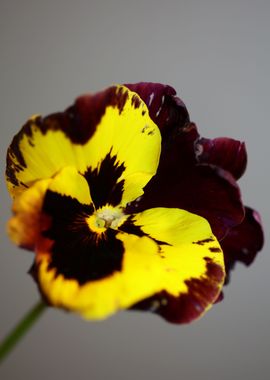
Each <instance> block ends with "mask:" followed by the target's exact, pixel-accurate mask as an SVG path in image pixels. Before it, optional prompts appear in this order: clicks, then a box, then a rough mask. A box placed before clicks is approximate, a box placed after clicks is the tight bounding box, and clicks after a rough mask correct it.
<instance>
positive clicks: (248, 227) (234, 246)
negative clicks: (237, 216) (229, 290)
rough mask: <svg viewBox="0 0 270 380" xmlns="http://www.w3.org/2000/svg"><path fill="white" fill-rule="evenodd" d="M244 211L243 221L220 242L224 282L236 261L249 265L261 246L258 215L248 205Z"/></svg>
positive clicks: (262, 237)
mask: <svg viewBox="0 0 270 380" xmlns="http://www.w3.org/2000/svg"><path fill="white" fill-rule="evenodd" d="M245 211H246V213H245V218H244V220H243V222H242V223H241V224H240V225H238V226H236V227H234V228H232V229H231V230H230V231H229V233H228V234H227V236H226V237H225V239H223V240H222V241H221V242H220V244H221V247H222V250H223V253H224V259H225V267H226V275H227V276H226V283H228V282H229V277H230V272H231V270H232V269H233V268H234V266H235V263H236V262H237V261H240V262H242V263H244V264H245V265H247V266H248V265H250V264H251V263H252V262H253V261H254V259H255V257H256V255H257V253H258V252H259V251H260V250H261V249H262V247H263V243H264V236H263V230H262V225H261V219H260V215H259V214H258V212H256V211H254V210H252V209H251V208H249V207H246V208H245Z"/></svg>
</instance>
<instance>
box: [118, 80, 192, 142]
mask: <svg viewBox="0 0 270 380" xmlns="http://www.w3.org/2000/svg"><path fill="white" fill-rule="evenodd" d="M125 86H126V87H128V88H129V89H130V90H131V91H134V92H136V93H137V94H138V95H139V96H140V98H141V99H142V100H143V101H144V102H145V104H146V105H147V107H148V109H149V114H150V117H151V119H152V120H153V121H154V123H156V124H157V126H158V127H159V128H160V131H161V134H162V138H163V139H166V138H167V136H168V135H170V133H171V132H172V130H173V129H175V128H181V127H183V126H184V125H186V124H187V123H188V122H189V115H188V111H187V108H186V106H185V104H184V103H183V101H182V100H181V99H179V98H178V97H176V96H175V95H176V92H175V90H174V89H173V88H172V87H170V86H167V85H163V84H160V83H147V82H141V83H135V84H130V83H129V84H125Z"/></svg>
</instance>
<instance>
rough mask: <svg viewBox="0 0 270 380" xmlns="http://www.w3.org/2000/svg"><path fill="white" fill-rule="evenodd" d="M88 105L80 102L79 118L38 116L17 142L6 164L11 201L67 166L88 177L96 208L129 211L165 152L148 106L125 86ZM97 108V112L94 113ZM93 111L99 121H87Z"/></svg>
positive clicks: (66, 114) (71, 115)
mask: <svg viewBox="0 0 270 380" xmlns="http://www.w3.org/2000/svg"><path fill="white" fill-rule="evenodd" d="M86 98H87V97H86ZM87 102H88V103H87ZM87 102H86V101H85V99H84V98H79V99H78V100H77V101H76V103H75V105H74V106H73V109H75V111H76V116H74V112H75V111H73V113H72V112H71V111H70V109H68V110H67V111H65V112H64V113H59V114H55V115H50V116H48V117H46V118H44V119H42V118H41V117H38V116H35V117H33V118H31V119H30V120H29V122H28V123H27V124H26V125H25V126H24V127H23V128H22V130H21V131H20V132H19V134H18V135H17V136H15V138H14V139H13V142H12V144H11V146H10V147H9V150H8V158H7V182H8V188H9V191H10V192H11V194H12V195H14V194H15V191H16V189H17V188H21V189H25V187H29V186H31V185H32V184H33V182H35V181H37V180H40V179H45V178H50V177H52V176H54V175H55V174H56V173H57V172H58V171H59V170H61V169H63V168H64V167H66V166H74V167H75V168H76V169H77V170H78V171H79V172H80V173H82V174H84V175H85V178H86V179H87V181H88V183H89V186H90V188H91V193H93V196H92V198H93V201H94V203H96V205H97V208H98V207H101V206H104V205H106V204H112V205H113V206H114V205H116V204H118V205H122V206H124V205H125V204H126V203H127V202H130V201H132V200H134V199H135V198H137V197H138V196H140V195H141V194H142V193H143V190H142V189H143V187H144V186H145V185H146V184H147V182H148V181H149V180H150V179H151V177H152V176H153V175H154V174H155V173H156V169H157V166H158V162H159V155H160V146H161V138H160V132H159V129H158V127H157V126H156V125H155V124H154V123H153V121H152V120H151V118H150V117H149V113H148V109H147V106H146V105H145V104H144V102H143V101H142V100H141V99H140V98H139V96H138V95H137V94H136V93H134V92H131V91H130V90H128V89H127V88H126V87H124V86H115V87H111V88H109V89H108V90H106V91H104V92H103V93H99V94H95V95H91V96H90V95H89V96H88V98H87ZM84 103H87V105H85V104H84ZM81 104H83V105H81ZM93 105H95V107H97V109H94V110H92V109H90V110H89V109H88V108H89V107H91V106H93ZM87 107H88V108H87ZM71 108H72V107H71ZM90 111H91V112H92V114H93V115H94V116H95V112H96V114H97V115H99V116H100V117H99V118H97V117H94V116H93V115H92V114H91V115H92V116H91V117H90V116H89V117H88V119H89V120H88V119H87V118H86V117H85V115H84V114H85V113H87V112H90ZM84 119H87V120H86V121H85V120H84ZM78 120H79V121H78ZM80 120H81V122H80ZM76 123H77V124H76ZM80 134H81V135H82V136H83V138H82V137H80ZM85 136H86V137H85ZM104 189H105V190H104Z"/></svg>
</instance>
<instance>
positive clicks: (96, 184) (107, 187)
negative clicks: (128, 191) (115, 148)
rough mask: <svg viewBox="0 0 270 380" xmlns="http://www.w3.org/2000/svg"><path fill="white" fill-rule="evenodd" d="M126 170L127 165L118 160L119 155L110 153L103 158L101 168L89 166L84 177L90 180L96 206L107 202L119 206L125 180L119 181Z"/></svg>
mask: <svg viewBox="0 0 270 380" xmlns="http://www.w3.org/2000/svg"><path fill="white" fill-rule="evenodd" d="M124 171H125V165H124V164H123V163H122V164H120V163H119V162H117V156H111V153H108V154H107V155H106V157H105V158H104V159H103V160H102V162H101V164H100V165H99V168H95V169H94V170H92V168H89V169H88V170H87V172H86V173H84V177H85V179H86V181H87V182H88V185H89V187H90V190H91V197H92V200H93V202H94V205H95V207H96V208H97V209H98V208H99V207H102V206H105V205H106V204H107V203H108V204H110V205H112V206H117V205H119V203H120V202H121V199H122V196H123V191H124V181H123V180H122V181H120V182H118V183H117V181H118V179H119V178H120V177H121V175H122V174H123V172H124Z"/></svg>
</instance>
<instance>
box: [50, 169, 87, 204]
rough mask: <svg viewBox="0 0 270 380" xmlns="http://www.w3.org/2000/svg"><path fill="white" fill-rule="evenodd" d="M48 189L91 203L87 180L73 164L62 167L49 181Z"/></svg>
mask: <svg viewBox="0 0 270 380" xmlns="http://www.w3.org/2000/svg"><path fill="white" fill-rule="evenodd" d="M48 190H50V191H53V192H54V193H58V194H60V195H66V196H69V197H71V198H74V199H76V200H77V201H78V202H79V203H82V204H87V205H89V204H91V203H92V199H91V195H90V189H89V186H88V184H87V181H86V180H85V178H84V177H83V176H82V175H81V174H80V173H79V172H78V171H77V170H76V169H75V168H74V167H73V166H68V167H65V168H64V169H62V170H61V171H60V172H59V173H58V174H57V175H56V176H55V177H54V179H53V180H52V181H51V183H50V186H49V188H48Z"/></svg>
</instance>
